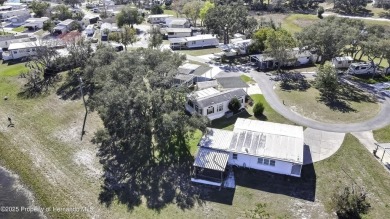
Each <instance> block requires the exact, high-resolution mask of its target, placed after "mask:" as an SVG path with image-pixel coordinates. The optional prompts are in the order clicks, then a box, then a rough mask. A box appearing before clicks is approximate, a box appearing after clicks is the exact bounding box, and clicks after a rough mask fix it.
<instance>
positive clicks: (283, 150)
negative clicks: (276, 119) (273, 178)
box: [199, 118, 304, 164]
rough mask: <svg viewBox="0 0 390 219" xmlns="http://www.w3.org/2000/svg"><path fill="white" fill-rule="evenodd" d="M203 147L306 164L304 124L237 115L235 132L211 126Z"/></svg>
mask: <svg viewBox="0 0 390 219" xmlns="http://www.w3.org/2000/svg"><path fill="white" fill-rule="evenodd" d="M199 145H200V146H201V147H207V148H213V149H217V150H224V151H230V152H234V153H240V154H248V155H253V156H259V157H266V158H272V159H276V160H283V161H288V162H292V163H297V164H302V163H303V151H304V150H303V147H304V141H303V127H301V126H293V125H285V124H279V123H273V122H264V121H259V120H251V119H243V118H238V119H237V121H236V123H235V124H234V129H233V131H225V130H220V129H211V128H210V129H208V131H207V133H206V134H205V135H204V136H203V138H202V139H201V141H200V143H199Z"/></svg>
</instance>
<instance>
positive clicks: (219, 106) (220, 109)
mask: <svg viewBox="0 0 390 219" xmlns="http://www.w3.org/2000/svg"><path fill="white" fill-rule="evenodd" d="M222 110H223V104H219V105H218V107H217V112H221V111H222Z"/></svg>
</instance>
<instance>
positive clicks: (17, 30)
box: [12, 26, 27, 32]
mask: <svg viewBox="0 0 390 219" xmlns="http://www.w3.org/2000/svg"><path fill="white" fill-rule="evenodd" d="M12 30H13V31H16V32H24V31H25V30H27V28H25V27H23V26H20V27H15V28H14V29H12Z"/></svg>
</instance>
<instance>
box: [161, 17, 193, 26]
mask: <svg viewBox="0 0 390 219" xmlns="http://www.w3.org/2000/svg"><path fill="white" fill-rule="evenodd" d="M187 22H188V20H187V19H183V18H178V19H170V20H167V21H165V23H166V24H168V25H184V24H186V23H187Z"/></svg>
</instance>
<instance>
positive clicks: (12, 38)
mask: <svg viewBox="0 0 390 219" xmlns="http://www.w3.org/2000/svg"><path fill="white" fill-rule="evenodd" d="M36 40H37V38H36V37H35V36H29V35H28V34H18V35H5V36H0V48H2V49H5V50H7V49H8V47H9V46H10V45H11V44H12V43H22V42H33V41H36Z"/></svg>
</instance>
